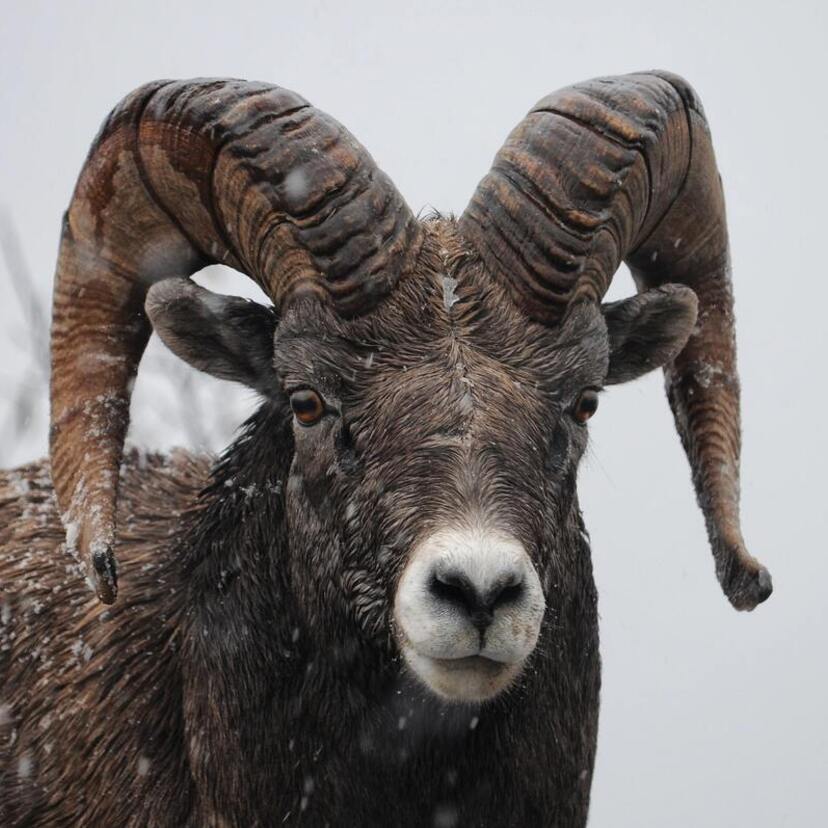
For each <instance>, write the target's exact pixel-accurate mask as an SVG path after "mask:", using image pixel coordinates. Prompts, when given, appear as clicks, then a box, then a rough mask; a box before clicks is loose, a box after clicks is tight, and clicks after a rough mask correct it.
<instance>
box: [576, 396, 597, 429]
mask: <svg viewBox="0 0 828 828" xmlns="http://www.w3.org/2000/svg"><path fill="white" fill-rule="evenodd" d="M597 410H598V392H597V391H596V390H595V389H594V388H585V389H584V390H583V391H581V393H580V396H579V397H578V400H577V402H576V403H575V408H573V409H572V416H573V417H574V418H575V419H576V420H577V421H578V422H579V423H585V422H586V421H587V420H588V419H589V418H590V417H591V416H592V415H593V414H594V413H595V412H596V411H597Z"/></svg>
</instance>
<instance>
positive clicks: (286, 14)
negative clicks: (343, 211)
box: [0, 0, 828, 828]
mask: <svg viewBox="0 0 828 828" xmlns="http://www.w3.org/2000/svg"><path fill="white" fill-rule="evenodd" d="M395 5H396V4H392V3H390V2H386V3H382V4H376V5H369V4H359V3H347V4H346V3H342V2H336V3H334V2H324V3H323V2H309V0H304V2H292V3H281V2H274V1H273V0H271V2H266V3H265V2H261V3H246V2H241V0H234V1H233V2H231V3H213V2H207V0H198V2H171V1H170V0H165V1H164V2H154V0H142V2H140V3H129V4H127V3H118V2H112V0H110V1H109V2H101V3H88V2H64V3H57V2H53V3H42V2H31V0H27V2H21V1H20V0H14V1H13V2H7V3H5V4H4V7H3V22H2V27H0V112H2V113H3V122H2V129H0V209H2V211H3V212H4V214H5V216H6V217H7V218H6V222H5V225H4V226H8V219H9V218H10V220H11V222H12V223H13V225H14V227H15V228H16V230H17V233H18V234H19V240H20V245H21V249H22V253H23V255H24V256H25V260H26V262H27V263H28V266H29V268H30V270H31V273H32V274H33V279H34V283H35V287H36V291H37V293H38V294H39V295H40V296H41V297H42V298H43V300H44V301H48V296H49V291H50V285H51V278H52V273H53V269H54V261H55V254H56V248H57V238H58V228H59V224H60V217H61V214H62V211H63V210H64V209H65V207H66V205H67V203H68V199H69V196H70V193H71V189H72V186H73V184H74V180H75V178H76V176H77V173H78V171H79V169H80V166H81V164H82V161H83V158H84V155H85V153H86V150H87V148H88V146H89V143H90V141H91V140H92V138H93V136H94V135H95V133H96V131H97V129H98V126H99V125H100V123H101V121H102V119H103V117H104V116H105V115H106V113H107V111H108V110H109V109H110V108H111V107H112V106H113V105H114V104H115V103H116V102H117V101H118V100H119V99H120V98H121V97H122V96H123V95H125V94H126V93H127V92H128V91H130V90H131V89H132V88H134V87H135V86H137V85H139V84H141V83H143V82H145V81H148V80H151V79H154V78H160V77H171V78H172V77H192V76H198V75H213V76H220V75H231V76H236V77H247V78H251V79H258V80H267V81H272V82H274V83H278V84H280V85H283V86H286V87H288V88H291V89H295V90H296V91H298V92H300V93H301V94H303V95H304V96H305V97H307V98H309V99H310V100H311V101H312V102H313V103H314V104H316V105H317V106H319V107H321V108H323V109H325V110H327V111H329V112H330V113H331V114H332V115H334V116H336V117H337V118H338V119H339V120H341V121H342V122H343V123H344V124H345V125H346V126H347V127H348V128H349V129H350V130H351V131H352V132H353V133H354V134H355V135H356V136H357V137H358V138H359V139H360V140H361V141H362V142H363V143H364V144H365V145H366V146H367V147H368V149H369V150H370V151H371V153H372V154H373V155H374V157H375V158H376V160H377V161H378V163H379V164H380V166H381V167H383V168H384V169H385V171H386V172H388V173H389V174H390V176H391V177H392V178H393V179H394V181H395V182H396V184H397V186H398V187H399V189H400V191H401V192H402V193H403V195H404V196H405V197H406V198H407V199H408V201H409V203H410V205H411V206H412V208H413V209H414V210H418V209H419V208H421V207H423V206H426V205H433V206H434V207H437V208H439V209H441V210H444V211H455V212H460V211H462V209H463V207H464V206H465V204H466V202H467V200H468V198H469V196H470V194H471V192H472V191H473V189H474V186H475V184H476V182H477V181H478V180H479V179H480V177H481V176H482V175H483V174H484V173H485V172H486V170H487V169H488V166H489V164H490V162H491V159H492V156H493V155H494V153H495V152H496V150H497V148H498V147H499V146H500V144H501V143H502V141H503V139H504V138H505V136H506V134H507V133H508V131H509V130H510V129H511V128H512V127H513V126H514V125H515V124H516V123H517V121H518V120H519V119H520V118H521V117H522V115H523V114H524V113H525V112H526V110H528V108H529V107H530V106H531V105H532V104H533V103H534V102H535V101H536V100H537V99H538V98H540V97H542V96H543V95H544V94H546V93H548V92H550V91H552V90H554V89H556V88H558V87H561V86H565V85H567V84H569V83H572V82H575V81H579V80H583V79H586V78H589V77H592V76H595V75H600V74H616V73H621V72H628V71H634V70H637V69H649V68H662V69H669V70H671V71H674V72H677V73H679V74H681V75H684V76H685V77H686V78H687V79H688V80H690V82H691V83H692V84H693V85H694V86H695V88H696V90H697V91H698V93H699V94H700V96H701V98H702V101H703V102H704V106H705V109H706V111H707V114H708V117H709V120H710V123H711V127H712V131H713V137H714V144H715V147H716V150H717V154H718V160H719V167H720V170H721V173H722V178H723V181H724V187H725V193H726V196H727V201H728V210H729V219H730V228H731V241H732V248H733V265H734V283H735V293H736V309H737V316H738V344H739V351H740V370H741V376H742V384H743V420H744V456H743V484H742V489H743V523H744V530H745V534H746V537H747V541H748V545H749V548H750V549H751V551H752V552H753V554H755V555H757V556H759V557H760V558H761V559H762V560H763V562H764V563H765V564H766V565H767V566H768V567H769V568H770V570H771V573H772V574H773V577H774V583H775V588H776V591H775V593H774V595H773V596H772V597H771V599H770V601H769V602H768V603H767V604H765V605H762V606H761V607H759V608H758V609H757V610H756V612H754V613H752V614H748V615H743V614H738V613H736V612H735V611H733V610H732V609H731V608H730V606H729V605H728V604H727V602H726V600H725V599H724V597H723V596H722V594H721V592H720V590H719V587H718V585H717V584H716V581H715V578H714V575H713V566H712V560H711V557H710V553H709V551H708V547H707V542H706V539H705V535H704V528H703V522H702V518H701V515H700V513H699V511H698V509H697V508H696V505H695V502H694V497H693V494H692V490H691V485H690V477H689V471H688V467H687V463H686V461H685V458H684V456H683V454H682V452H681V448H680V446H679V441H678V438H677V436H676V434H675V432H674V429H673V425H672V420H671V417H670V415H669V411H668V408H667V404H666V402H665V400H664V397H663V392H662V380H661V376H660V375H652V376H650V377H647V378H646V379H644V380H641V381H639V382H637V383H633V384H631V385H627V386H624V387H620V388H614V389H613V390H612V391H611V392H609V393H608V394H606V395H605V397H604V398H603V400H602V403H601V411H600V412H599V414H598V415H597V416H596V418H595V419H594V420H593V423H592V424H591V425H590V428H591V434H592V448H591V451H590V454H589V456H588V458H587V459H586V461H585V463H584V466H583V468H582V473H581V482H580V493H581V501H582V506H583V508H584V512H585V515H586V520H587V525H588V527H589V529H590V531H591V535H592V542H593V558H594V562H595V568H596V579H597V582H598V587H599V592H600V610H601V616H602V627H601V635H602V654H603V660H604V691H603V707H602V714H601V729H600V736H599V750H598V763H597V770H596V777H595V785H594V788H593V809H592V816H591V822H590V824H591V825H592V826H597V828H602V826H612V828H617V827H618V826H630V827H632V826H656V825H658V826H662V825H665V826H698V825H705V826H708V828H715V827H716V826H722V827H724V826H728V827H729V828H731V827H732V826H737V825H753V826H769V827H770V826H772V827H773V828H779V826H804V825H816V824H821V823H822V821H823V820H824V818H825V816H824V815H825V813H826V807H828V793H827V792H826V782H828V713H826V709H828V708H826V704H825V699H826V697H827V696H828V687H826V684H827V683H828V682H827V681H826V678H828V667H826V663H825V658H826V637H828V611H827V610H826V604H827V603H828V602H826V584H828V557H827V556H826V554H825V540H824V539H825V535H826V528H827V527H826V523H827V522H828V521H826V512H828V509H827V508H826V504H825V494H826V492H825V484H824V482H820V480H822V478H821V477H820V474H822V473H823V468H822V466H823V464H824V461H825V456H826V436H827V435H828V429H827V428H826V425H825V423H826V420H828V417H826V415H825V413H824V410H823V409H824V405H825V403H826V401H828V394H827V393H826V389H825V386H824V381H823V380H820V377H824V375H825V374H824V372H825V365H824V358H825V345H826V335H825V325H824V322H823V314H824V312H825V310H824V309H825V308H826V306H828V302H826V299H828V287H826V285H828V282H827V281H826V278H825V276H824V270H825V265H824V263H823V262H822V260H821V258H820V255H819V253H818V252H817V246H818V245H821V244H822V243H823V241H824V238H825V233H826V231H825V219H826V215H825V206H824V205H825V193H826V191H828V173H826V165H825V148H826V138H828V135H826V132H828V120H826V114H825V102H826V98H827V97H828V94H826V88H825V84H824V82H823V80H822V78H823V76H824V75H825V72H826V69H828V60H826V57H825V53H826V47H825V44H826V35H828V26H826V11H825V7H824V5H823V4H821V3H819V2H816V0H815V1H814V2H804V1H803V2H789V3H786V4H770V3H767V2H764V1H763V0H755V2H752V3H748V2H743V3H732V2H724V0H717V2H708V0H701V2H693V3H689V2H681V3H675V2H667V0H661V2H653V3H644V2H639V0H627V1H626V2H619V0H613V2H606V1H605V0H600V2H599V0H593V2H591V3H589V4H586V3H578V2H575V0H570V2H567V3H557V2H548V1H547V2H544V3H541V4H529V3H525V4H521V3H517V2H514V3H511V4H509V5H510V7H509V9H508V10H507V8H506V4H505V3H500V4H490V3H486V2H482V1H481V0H477V2H474V3H451V2H449V1H448V0H443V2H439V3H434V2H430V0H420V2H417V3H405V4H399V8H395ZM6 249H7V250H8V244H7V245H6ZM246 281H247V280H244V279H243V278H242V277H238V278H236V279H230V280H227V279H226V278H225V277H223V279H222V281H221V284H222V285H223V286H224V287H225V289H227V290H230V291H232V292H237V293H241V292H249V291H248V285H247V284H246ZM213 284H216V282H214V283H213ZM0 285H2V293H0V296H2V301H0V324H1V325H2V333H1V334H0V383H2V388H3V392H2V394H0V428H2V429H3V430H4V431H3V434H2V439H1V440H0V463H2V464H3V465H8V464H11V463H17V462H22V461H24V460H27V459H32V458H34V457H36V456H38V455H40V454H42V453H44V452H45V447H46V423H45V407H44V405H43V403H44V398H43V396H42V394H39V395H38V394H35V404H34V408H33V410H32V411H30V412H29V413H28V414H27V415H25V416H26V417H28V429H27V431H26V434H25V437H24V438H18V437H17V436H16V434H15V433H14V431H13V429H12V426H11V423H12V421H13V419H14V414H13V411H12V408H11V406H12V404H13V402H15V401H17V400H19V397H20V392H21V389H23V387H24V386H25V385H26V384H33V385H34V388H35V390H37V389H38V388H39V387H40V386H39V385H38V382H37V377H36V374H35V369H34V367H33V365H32V363H31V362H30V361H29V359H28V358H27V356H26V354H27V353H28V352H29V351H30V347H29V339H28V337H29V335H30V332H28V331H27V330H26V325H25V324H24V322H23V314H22V311H21V308H20V306H19V304H18V303H17V302H16V300H15V299H14V293H13V291H12V289H11V280H10V276H9V271H8V266H7V264H6V263H5V262H4V261H2V260H0ZM631 291H632V286H631V283H630V280H629V278H628V277H627V276H626V275H619V277H618V278H617V279H616V281H615V284H614V285H613V289H612V294H611V295H612V296H621V295H624V294H625V293H629V292H631ZM36 333H37V336H38V337H39V338H40V341H41V342H42V341H43V340H44V338H45V337H46V331H45V330H41V331H38V332H36ZM152 359H153V360H156V362H155V363H153V364H160V363H158V361H159V360H163V359H164V357H163V356H162V355H161V354H160V353H159V352H157V351H155V352H154V354H153V356H152ZM155 373H156V375H157V374H158V373H159V371H156V372H155ZM160 373H163V371H161V372H160ZM151 375H152V372H149V373H148V376H151ZM193 382H195V380H194V381H193ZM198 382H199V383H200V384H198V385H197V386H194V388H196V390H195V391H194V392H193V393H198V394H204V395H206V396H205V399H209V398H210V394H213V396H215V386H211V385H210V384H209V383H206V384H205V383H204V382H202V381H201V380H199V381H198ZM139 386H140V387H139V389H138V391H137V399H136V402H135V407H134V416H135V422H136V425H135V428H134V430H133V433H132V434H133V439H134V440H136V441H137V442H141V443H143V444H144V445H149V446H162V445H169V444H170V443H172V442H180V441H181V440H186V439H189V440H191V441H193V440H195V441H196V442H198V441H199V439H200V438H199V435H198V434H196V435H195V436H194V435H193V434H192V433H190V432H187V431H185V430H181V429H180V428H178V429H177V426H175V425H174V424H173V425H170V424H169V422H167V424H166V425H165V424H164V422H163V421H164V420H165V419H166V418H162V417H160V416H159V409H160V407H161V406H162V404H168V405H170V404H173V403H174V401H172V402H171V401H170V400H167V401H166V403H164V401H163V400H162V397H163V395H165V394H166V395H169V394H170V393H171V389H170V387H169V383H167V386H164V384H163V382H162V381H161V380H156V384H155V385H154V386H153V385H152V381H151V380H145V379H144V377H143V376H142V379H141V380H139ZM221 394H222V399H224V400H227V402H226V407H224V408H223V409H222V411H220V412H218V413H217V412H215V411H213V409H212V407H211V406H209V405H206V407H205V408H206V410H205V411H204V417H205V435H206V436H204V439H205V440H206V441H207V442H209V441H210V439H212V438H213V437H214V435H215V434H216V433H221V434H229V427H230V426H229V423H232V422H237V421H238V420H239V419H240V417H241V416H242V414H243V412H244V411H245V410H247V408H248V407H249V405H250V400H249V397H246V396H245V394H244V392H241V391H239V392H232V393H230V392H228V391H227V390H226V389H225V388H224V387H223V386H222V391H221ZM21 416H24V415H21Z"/></svg>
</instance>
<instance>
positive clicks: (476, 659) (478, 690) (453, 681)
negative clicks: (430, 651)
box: [403, 647, 523, 704]
mask: <svg viewBox="0 0 828 828" xmlns="http://www.w3.org/2000/svg"><path fill="white" fill-rule="evenodd" d="M403 656H404V657H405V661H406V663H407V664H408V667H409V669H410V670H411V672H412V673H413V674H414V675H415V676H416V677H417V679H419V681H420V682H421V683H422V684H424V685H425V686H426V687H427V688H428V689H429V690H430V691H431V692H432V693H434V694H435V695H437V696H439V697H440V698H441V699H443V700H445V701H450V702H456V703H458V704H464V703H465V704H471V703H475V702H484V701H488V700H489V699H493V698H494V697H495V696H497V695H499V694H500V693H502V692H503V691H504V690H506V689H507V688H508V687H509V686H510V685H511V684H512V683H513V682H514V680H515V679H516V678H517V677H518V675H519V674H520V671H521V668H522V666H523V662H522V661H521V662H519V663H517V664H506V663H503V662H500V661H493V660H492V659H490V658H484V657H483V656H468V657H466V658H430V657H429V656H424V655H421V654H420V653H418V652H417V651H416V650H414V649H413V648H411V647H405V648H403Z"/></svg>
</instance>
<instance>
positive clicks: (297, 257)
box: [50, 80, 420, 603]
mask: <svg viewBox="0 0 828 828" xmlns="http://www.w3.org/2000/svg"><path fill="white" fill-rule="evenodd" d="M419 232H420V231H419V229H418V225H417V223H416V221H415V220H414V218H413V216H412V215H411V213H410V211H409V210H408V208H407V207H406V205H405V204H404V202H403V200H402V198H401V197H400V195H399V194H398V193H397V191H396V190H395V189H394V187H393V185H392V184H391V183H390V181H389V180H388V179H387V178H386V177H385V175H384V174H383V173H381V172H380V171H379V170H378V169H377V167H376V165H375V164H374V162H373V160H372V159H371V157H370V156H369V155H368V153H367V152H366V151H365V149H363V147H362V146H360V144H359V143H357V141H356V140H355V139H354V138H353V137H352V136H351V135H350V134H349V133H348V132H347V131H346V130H345V129H344V128H343V127H342V126H340V125H339V124H338V123H337V122H336V121H334V120H333V119H332V118H330V117H329V116H327V115H325V114H324V113H322V112H319V111H318V110H316V109H314V108H313V107H312V106H310V105H309V104H308V103H307V101H305V100H304V99H303V98H301V97H299V96H298V95H296V94H294V93H293V92H289V91H287V90H284V89H279V88H278V87H273V86H269V85H265V84H261V83H249V82H246V81H235V80H197V81H181V82H178V81H176V82H156V83H152V84H149V85H146V86H143V87H141V88H140V89H138V90H136V91H135V92H133V93H132V94H131V95H129V96H128V97H127V98H125V99H124V100H123V101H122V102H121V103H120V104H119V105H118V106H117V107H116V108H115V110H114V111H113V112H112V113H111V114H110V116H109V118H108V119H107V121H106V122H105V123H104V125H103V127H102V129H101V131H100V133H99V135H98V137H97V138H96V140H95V142H94V144H93V145H92V148H91V150H90V152H89V155H88V157H87V160H86V163H85V165H84V167H83V170H82V171H81V174H80V177H79V179H78V183H77V186H76V189H75V192H74V195H73V197H72V201H71V203H70V206H69V209H68V211H67V213H66V216H65V217H64V225H63V235H62V239H61V245H60V254H59V258H58V264H57V273H56V277H55V287H54V305H53V322H52V382H51V406H52V410H51V434H50V437H51V445H50V454H51V463H52V479H53V482H54V487H55V493H56V495H57V499H58V504H59V506H60V509H61V512H62V517H63V521H64V525H65V526H66V529H67V544H68V546H69V548H70V550H72V551H73V552H74V553H75V554H76V555H77V556H78V557H79V559H80V562H81V563H82V565H83V566H84V567H85V568H86V569H87V574H88V575H89V576H90V578H91V579H92V580H93V581H94V582H95V586H96V590H97V592H98V595H99V596H100V598H101V599H102V600H103V601H105V602H108V603H109V602H112V601H114V599H115V596H116V592H117V580H116V568H115V559H114V556H113V547H114V543H115V517H116V504H117V495H118V473H119V467H120V462H121V457H122V452H123V444H124V437H125V434H126V429H127V425H128V422H129V400H130V393H131V389H132V383H133V380H134V378H135V375H136V371H137V368H138V363H139V361H140V359H141V355H142V353H143V351H144V347H145V346H146V343H147V340H148V337H149V334H150V326H149V323H148V321H147V318H146V315H145V313H144V310H143V304H144V297H145V295H146V292H147V290H148V288H149V287H150V285H151V284H153V283H154V282H157V281H158V280H160V279H163V278H166V277H169V276H172V275H180V276H188V275H189V274H191V273H193V272H195V271H196V270H199V269H200V268H202V267H204V266H205V265H207V264H210V263H214V262H223V263H225V264H228V265H230V266H231V267H234V268H236V269H237V270H240V271H242V272H244V273H246V274H248V275H249V276H251V277H252V278H253V279H254V280H255V281H256V282H257V283H258V284H259V285H260V286H261V287H262V289H263V290H264V291H265V293H267V294H268V296H269V297H270V298H271V299H272V300H273V302H274V304H275V305H276V306H277V307H280V306H283V304H284V302H285V300H286V299H287V298H288V297H289V296H292V295H294V294H295V293H296V292H297V291H305V290H312V291H314V292H317V293H318V294H320V296H323V297H325V298H326V300H327V301H330V302H331V303H332V304H333V305H334V307H335V309H336V310H337V311H338V312H340V313H341V314H343V315H348V316H352V315H357V314H359V313H361V312H363V311H366V310H368V309H369V308H370V307H372V306H373V305H374V304H375V303H376V302H377V301H378V300H379V299H380V298H381V297H382V296H384V295H385V294H387V293H388V292H389V291H390V290H391V289H392V287H393V286H394V284H395V283H396V280H397V279H398V278H400V276H402V275H403V274H404V273H405V272H406V271H407V270H408V269H409V268H410V267H411V265H412V262H413V260H414V258H415V257H416V253H417V250H418V246H419V238H420V236H419ZM90 564H91V566H90Z"/></svg>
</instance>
